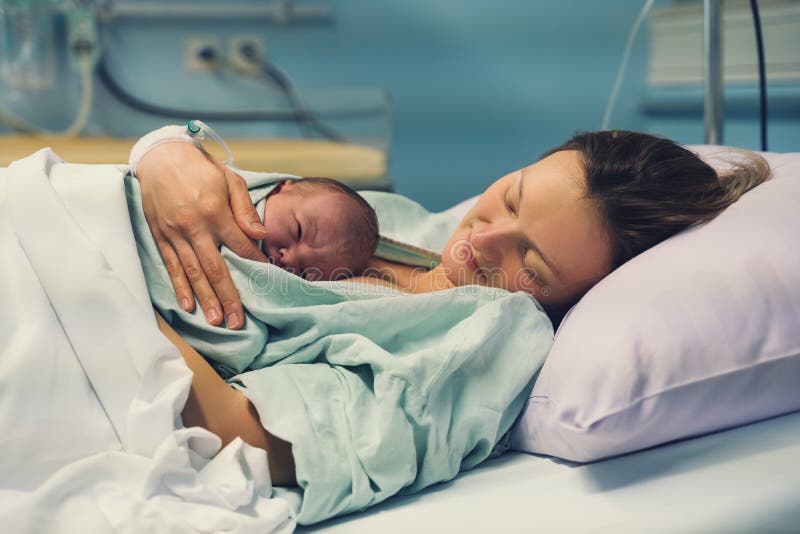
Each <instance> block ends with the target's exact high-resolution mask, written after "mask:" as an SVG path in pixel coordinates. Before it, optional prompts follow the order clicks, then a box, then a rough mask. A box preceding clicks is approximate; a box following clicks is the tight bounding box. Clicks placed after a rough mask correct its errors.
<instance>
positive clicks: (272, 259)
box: [267, 256, 286, 269]
mask: <svg viewBox="0 0 800 534" xmlns="http://www.w3.org/2000/svg"><path fill="white" fill-rule="evenodd" d="M267 261H268V262H269V263H271V264H272V265H275V266H276V267H280V268H281V269H285V268H286V266H285V265H284V264H283V262H282V261H281V260H279V259H278V258H276V257H274V256H267Z"/></svg>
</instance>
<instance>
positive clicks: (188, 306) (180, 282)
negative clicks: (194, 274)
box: [156, 237, 194, 313]
mask: <svg viewBox="0 0 800 534" xmlns="http://www.w3.org/2000/svg"><path fill="white" fill-rule="evenodd" d="M156 245H157V246H158V250H159V252H160V253H161V258H162V259H163V260H164V265H165V266H166V268H167V273H169V279H170V281H171V282H172V288H173V289H174V290H175V298H177V299H178V304H179V305H180V307H181V309H183V310H184V311H187V312H190V313H191V312H193V311H194V293H192V287H191V286H190V285H189V280H188V279H187V278H186V274H185V273H184V271H183V265H181V260H180V259H179V258H178V254H177V253H176V252H175V249H174V248H172V245H171V244H170V243H169V241H167V240H166V239H164V238H163V237H156Z"/></svg>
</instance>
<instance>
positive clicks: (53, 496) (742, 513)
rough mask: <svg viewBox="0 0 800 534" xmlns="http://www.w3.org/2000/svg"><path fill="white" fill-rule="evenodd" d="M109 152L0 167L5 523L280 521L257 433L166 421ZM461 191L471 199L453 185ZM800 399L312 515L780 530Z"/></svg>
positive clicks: (170, 396) (0, 448) (796, 467)
mask: <svg viewBox="0 0 800 534" xmlns="http://www.w3.org/2000/svg"><path fill="white" fill-rule="evenodd" d="M124 170H125V169H124V167H116V166H82V165H68V164H60V163H58V161H57V159H56V158H55V157H54V155H53V154H52V153H51V152H49V151H40V152H38V153H37V154H35V155H34V156H31V157H30V158H27V159H26V160H23V161H21V162H17V163H15V164H14V165H12V167H11V168H9V169H0V298H2V302H3V305H2V306H0V325H2V327H0V526H1V527H2V528H0V530H2V531H3V532H14V533H17V532H34V531H35V532H59V533H61V532H110V531H125V532H148V533H149V532H210V531H215V532H217V531H226V532H260V533H267V532H291V531H292V530H293V529H294V523H293V521H291V520H290V519H289V517H288V507H287V505H286V503H285V502H284V501H282V500H280V499H271V498H269V495H270V493H271V485H270V481H269V479H268V476H266V475H265V473H266V472H267V470H266V466H265V463H266V458H265V456H264V454H263V452H261V451H259V450H257V449H253V448H251V447H248V446H246V445H245V444H243V443H242V442H241V441H236V442H234V443H232V444H231V445H229V446H228V447H227V448H226V449H225V450H224V451H223V452H222V453H220V454H219V455H217V456H216V457H215V458H214V459H213V460H209V458H211V457H213V456H214V454H215V452H216V451H217V450H218V448H219V441H218V440H217V438H216V437H215V436H213V435H211V434H210V433H208V432H206V431H203V430H201V429H183V428H181V424H180V418H179V412H180V409H181V407H182V405H183V401H184V399H185V397H186V395H187V391H188V386H189V381H190V375H189V372H188V369H187V368H186V367H185V366H184V365H183V363H182V361H181V358H180V356H179V354H178V353H177V352H176V351H175V350H174V348H173V347H172V346H171V345H170V344H169V343H168V342H167V341H166V340H165V339H164V338H163V337H162V336H161V335H160V333H159V332H158V330H157V329H156V326H155V321H154V319H153V316H152V310H151V308H150V304H149V300H148V298H147V293H146V290H145V287H144V282H143V279H142V275H141V271H140V269H139V267H138V259H137V256H136V252H135V249H134V244H133V240H132V237H131V234H130V224H129V221H128V216H127V209H126V205H125V199H124V193H123V189H122V179H121V178H122V173H123V172H124ZM465 206H466V204H465ZM798 458H800V413H797V414H791V415H787V416H783V417H780V418H776V419H773V420H769V421H765V422H762V423H758V424H753V425H748V426H746V427H742V428H738V429H734V430H730V431H727V432H722V433H718V434H713V435H709V436H705V437H701V438H696V439H692V440H687V441H683V442H679V443H673V444H670V445H666V446H662V447H658V448H655V449H650V450H647V451H643V452H640V453H635V454H630V455H626V456H623V457H619V458H614V459H610V460H606V461H602V462H597V463H594V464H588V465H576V464H571V463H568V462H559V461H557V460H553V459H550V458H544V457H537V456H532V455H526V454H521V453H513V454H507V455H505V456H503V457H501V458H499V459H496V460H494V461H491V462H487V463H486V464H484V465H483V466H480V467H478V468H476V469H475V470H473V471H470V472H467V473H464V474H462V475H460V476H459V477H458V478H456V479H455V480H454V481H452V482H449V483H445V484H441V485H438V486H435V487H433V488H431V489H429V490H427V491H424V492H422V493H421V494H417V495H413V496H409V497H400V498H394V499H391V500H390V501H388V502H387V503H385V504H382V505H379V506H377V507H375V508H372V509H370V510H368V511H366V512H364V513H361V514H356V515H353V516H349V517H345V518H340V519H336V520H333V521H329V522H326V523H323V524H321V525H319V526H317V527H314V528H305V529H299V530H298V531H308V532H331V533H333V532H347V533H356V534H357V533H359V532H386V533H389V532H404V533H405V532H451V531H460V532H533V531H539V532H590V531H613V532H642V531H644V530H647V531H648V532H650V531H655V532H676V531H679V532H716V531H725V532H756V531H773V532H792V531H797V529H798V528H797V526H798V525H800V497H798V495H800V462H798V461H797V459H798Z"/></svg>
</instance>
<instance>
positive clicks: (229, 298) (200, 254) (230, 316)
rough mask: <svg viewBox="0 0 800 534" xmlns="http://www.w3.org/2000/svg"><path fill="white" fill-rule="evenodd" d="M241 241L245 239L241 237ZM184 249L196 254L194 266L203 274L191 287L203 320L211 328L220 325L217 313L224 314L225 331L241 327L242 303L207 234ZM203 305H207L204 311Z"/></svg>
mask: <svg viewBox="0 0 800 534" xmlns="http://www.w3.org/2000/svg"><path fill="white" fill-rule="evenodd" d="M231 225H233V226H234V227H235V226H236V225H235V224H234V223H233V222H231ZM245 239H247V238H246V237H245ZM248 241H249V240H248ZM251 245H252V243H251ZM187 246H190V247H191V248H193V250H194V253H195V254H196V255H197V260H198V265H199V267H200V269H201V271H202V273H203V274H204V276H203V281H202V282H201V284H200V286H199V287H198V286H195V285H194V283H192V287H193V288H194V290H195V293H196V294H197V299H198V300H199V301H200V306H201V307H202V308H203V311H204V312H205V314H206V320H207V321H208V322H209V323H211V324H214V325H217V324H220V323H221V318H222V316H221V315H219V314H220V311H221V312H222V313H224V316H225V321H226V323H227V326H228V328H232V329H234V330H236V329H239V328H241V327H242V326H243V325H244V312H243V310H242V301H241V299H240V297H239V292H238V291H237V289H236V286H235V285H234V284H233V279H232V278H231V275H230V272H228V266H227V265H226V264H225V261H224V260H223V259H222V255H221V254H220V252H219V249H217V246H216V244H215V243H214V242H213V241H212V240H211V239H208V238H207V234H204V235H203V236H202V237H200V238H198V239H197V240H196V241H194V242H193V243H191V244H190V245H187ZM185 267H186V266H185V265H184V268H185ZM187 275H188V271H187ZM191 279H192V277H191V276H189V280H190V281H191ZM203 282H205V284H203ZM205 303H208V306H209V307H208V308H206V304H205ZM220 306H221V310H220Z"/></svg>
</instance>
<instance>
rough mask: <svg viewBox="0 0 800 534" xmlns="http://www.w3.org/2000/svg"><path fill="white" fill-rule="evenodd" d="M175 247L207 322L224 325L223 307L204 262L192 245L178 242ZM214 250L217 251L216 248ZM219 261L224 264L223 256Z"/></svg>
mask: <svg viewBox="0 0 800 534" xmlns="http://www.w3.org/2000/svg"><path fill="white" fill-rule="evenodd" d="M174 247H175V251H176V252H177V254H178V257H179V258H180V262H181V266H182V267H183V271H184V272H185V273H186V278H187V279H188V280H189V284H191V286H192V290H193V291H194V293H195V295H197V301H198V302H199V303H200V307H201V308H202V309H203V314H204V315H205V317H206V322H208V323H209V324H212V325H214V326H219V325H220V324H222V317H223V315H222V307H221V306H220V303H219V300H218V299H217V295H216V293H215V292H214V289H212V287H211V284H210V283H209V281H208V279H207V278H206V272H205V270H204V266H203V265H202V264H201V262H202V261H203V260H201V259H200V258H199V257H198V256H196V255H195V250H196V249H194V248H192V247H193V245H190V244H189V243H187V242H186V241H182V240H178V241H176V242H175V243H174ZM212 248H213V249H214V251H216V247H212ZM205 254H208V252H207V251H205ZM217 255H218V256H219V252H217ZM206 261H208V260H206ZM218 261H219V262H222V257H221V256H220V258H219V260H218Z"/></svg>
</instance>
